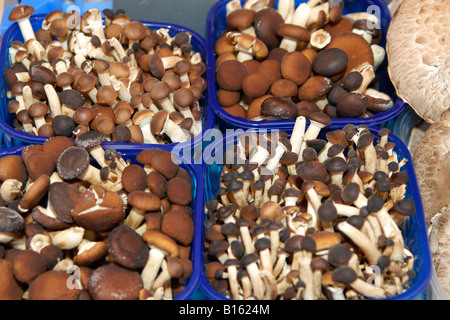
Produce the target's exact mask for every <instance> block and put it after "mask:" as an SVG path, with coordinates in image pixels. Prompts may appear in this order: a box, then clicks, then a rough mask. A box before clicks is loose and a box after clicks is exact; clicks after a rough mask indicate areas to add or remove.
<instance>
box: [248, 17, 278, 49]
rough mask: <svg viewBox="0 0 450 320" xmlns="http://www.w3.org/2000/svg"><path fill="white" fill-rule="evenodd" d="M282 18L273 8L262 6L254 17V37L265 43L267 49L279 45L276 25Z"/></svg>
mask: <svg viewBox="0 0 450 320" xmlns="http://www.w3.org/2000/svg"><path fill="white" fill-rule="evenodd" d="M283 23H284V20H283V18H282V17H281V15H280V14H279V13H278V12H277V10H276V9H274V8H264V9H261V10H259V11H258V12H257V13H256V14H255V17H254V22H253V24H254V26H255V33H256V37H257V38H258V39H260V40H261V41H262V42H264V43H265V45H266V46H267V48H268V49H269V50H271V49H273V48H276V47H278V46H279V45H280V42H281V39H280V37H278V35H277V32H276V31H277V29H278V26H279V25H281V24H283Z"/></svg>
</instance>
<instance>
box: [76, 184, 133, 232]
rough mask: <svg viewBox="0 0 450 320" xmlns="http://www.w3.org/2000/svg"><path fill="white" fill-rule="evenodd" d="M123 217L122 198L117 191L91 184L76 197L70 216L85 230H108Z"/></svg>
mask: <svg viewBox="0 0 450 320" xmlns="http://www.w3.org/2000/svg"><path fill="white" fill-rule="evenodd" d="M124 217H125V212H124V209H123V199H122V197H121V196H120V195H119V193H118V192H114V191H109V190H106V191H105V190H104V189H103V188H101V187H97V186H95V185H91V186H90V187H89V188H88V189H86V190H85V191H84V192H83V193H82V194H81V195H80V196H79V197H78V199H77V201H76V203H75V205H74V207H73V210H72V218H73V220H74V221H75V222H76V223H77V224H78V225H80V226H81V227H83V228H85V229H87V230H94V231H102V230H109V229H111V228H113V227H115V226H116V225H117V223H119V222H120V221H122V220H123V219H124Z"/></svg>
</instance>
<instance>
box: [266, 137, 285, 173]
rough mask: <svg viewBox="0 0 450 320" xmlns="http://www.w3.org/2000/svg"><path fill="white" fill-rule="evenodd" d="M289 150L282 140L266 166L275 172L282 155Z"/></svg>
mask: <svg viewBox="0 0 450 320" xmlns="http://www.w3.org/2000/svg"><path fill="white" fill-rule="evenodd" d="M286 151H287V149H286V146H285V145H284V144H282V143H281V142H280V143H278V145H277V147H276V149H275V155H274V156H273V157H271V158H270V159H269V161H268V162H267V165H266V168H267V169H269V170H270V171H272V172H274V170H275V168H276V167H278V165H279V162H280V159H281V157H282V156H283V155H284V154H285V152H286Z"/></svg>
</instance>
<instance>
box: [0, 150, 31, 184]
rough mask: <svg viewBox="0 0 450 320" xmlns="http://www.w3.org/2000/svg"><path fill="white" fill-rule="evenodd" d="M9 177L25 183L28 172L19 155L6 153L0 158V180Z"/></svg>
mask: <svg viewBox="0 0 450 320" xmlns="http://www.w3.org/2000/svg"><path fill="white" fill-rule="evenodd" d="M10 178H14V179H16V180H19V181H20V182H22V183H23V184H25V183H26V181H27V178H28V173H27V170H26V167H25V164H24V163H23V160H22V157H21V156H17V155H7V156H4V157H2V158H0V180H1V181H5V180H7V179H10Z"/></svg>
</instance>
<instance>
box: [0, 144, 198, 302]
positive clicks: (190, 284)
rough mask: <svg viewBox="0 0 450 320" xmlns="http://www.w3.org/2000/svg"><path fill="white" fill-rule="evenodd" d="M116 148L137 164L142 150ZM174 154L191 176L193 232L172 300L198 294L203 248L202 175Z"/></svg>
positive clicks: (7, 151) (13, 152)
mask: <svg viewBox="0 0 450 320" xmlns="http://www.w3.org/2000/svg"><path fill="white" fill-rule="evenodd" d="M102 146H103V145H102ZM25 147H26V146H19V147H10V148H5V149H3V150H1V151H0V158H2V157H4V156H7V155H19V156H20V155H21V153H22V150H23V149H24V148H25ZM103 148H104V149H106V148H107V147H106V146H103ZM150 148H151V149H162V150H167V151H170V148H168V147H167V146H152V147H148V149H150ZM116 149H117V151H119V152H121V153H122V156H123V158H124V159H125V160H130V163H132V164H133V163H134V164H137V162H136V155H137V154H138V153H139V152H140V151H141V150H143V149H139V148H128V149H120V148H116ZM174 156H175V157H176V159H177V160H178V163H179V165H180V168H183V169H185V170H186V171H187V172H188V173H189V175H190V176H191V180H192V185H193V190H192V202H191V208H192V211H193V221H194V228H195V234H194V239H193V241H192V245H191V261H192V274H191V275H190V277H189V278H188V279H187V282H186V284H185V289H184V290H183V291H182V292H181V293H180V294H179V295H178V296H177V297H175V298H174V300H189V299H191V298H194V297H195V296H198V293H197V290H198V287H199V281H200V274H201V269H202V267H203V265H202V261H201V259H200V257H201V255H202V248H203V242H202V235H201V230H202V228H203V206H204V200H203V197H204V192H203V189H204V181H203V177H202V172H201V166H199V165H195V164H193V160H192V159H190V158H188V157H180V156H178V155H177V154H174ZM93 165H95V163H93Z"/></svg>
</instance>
